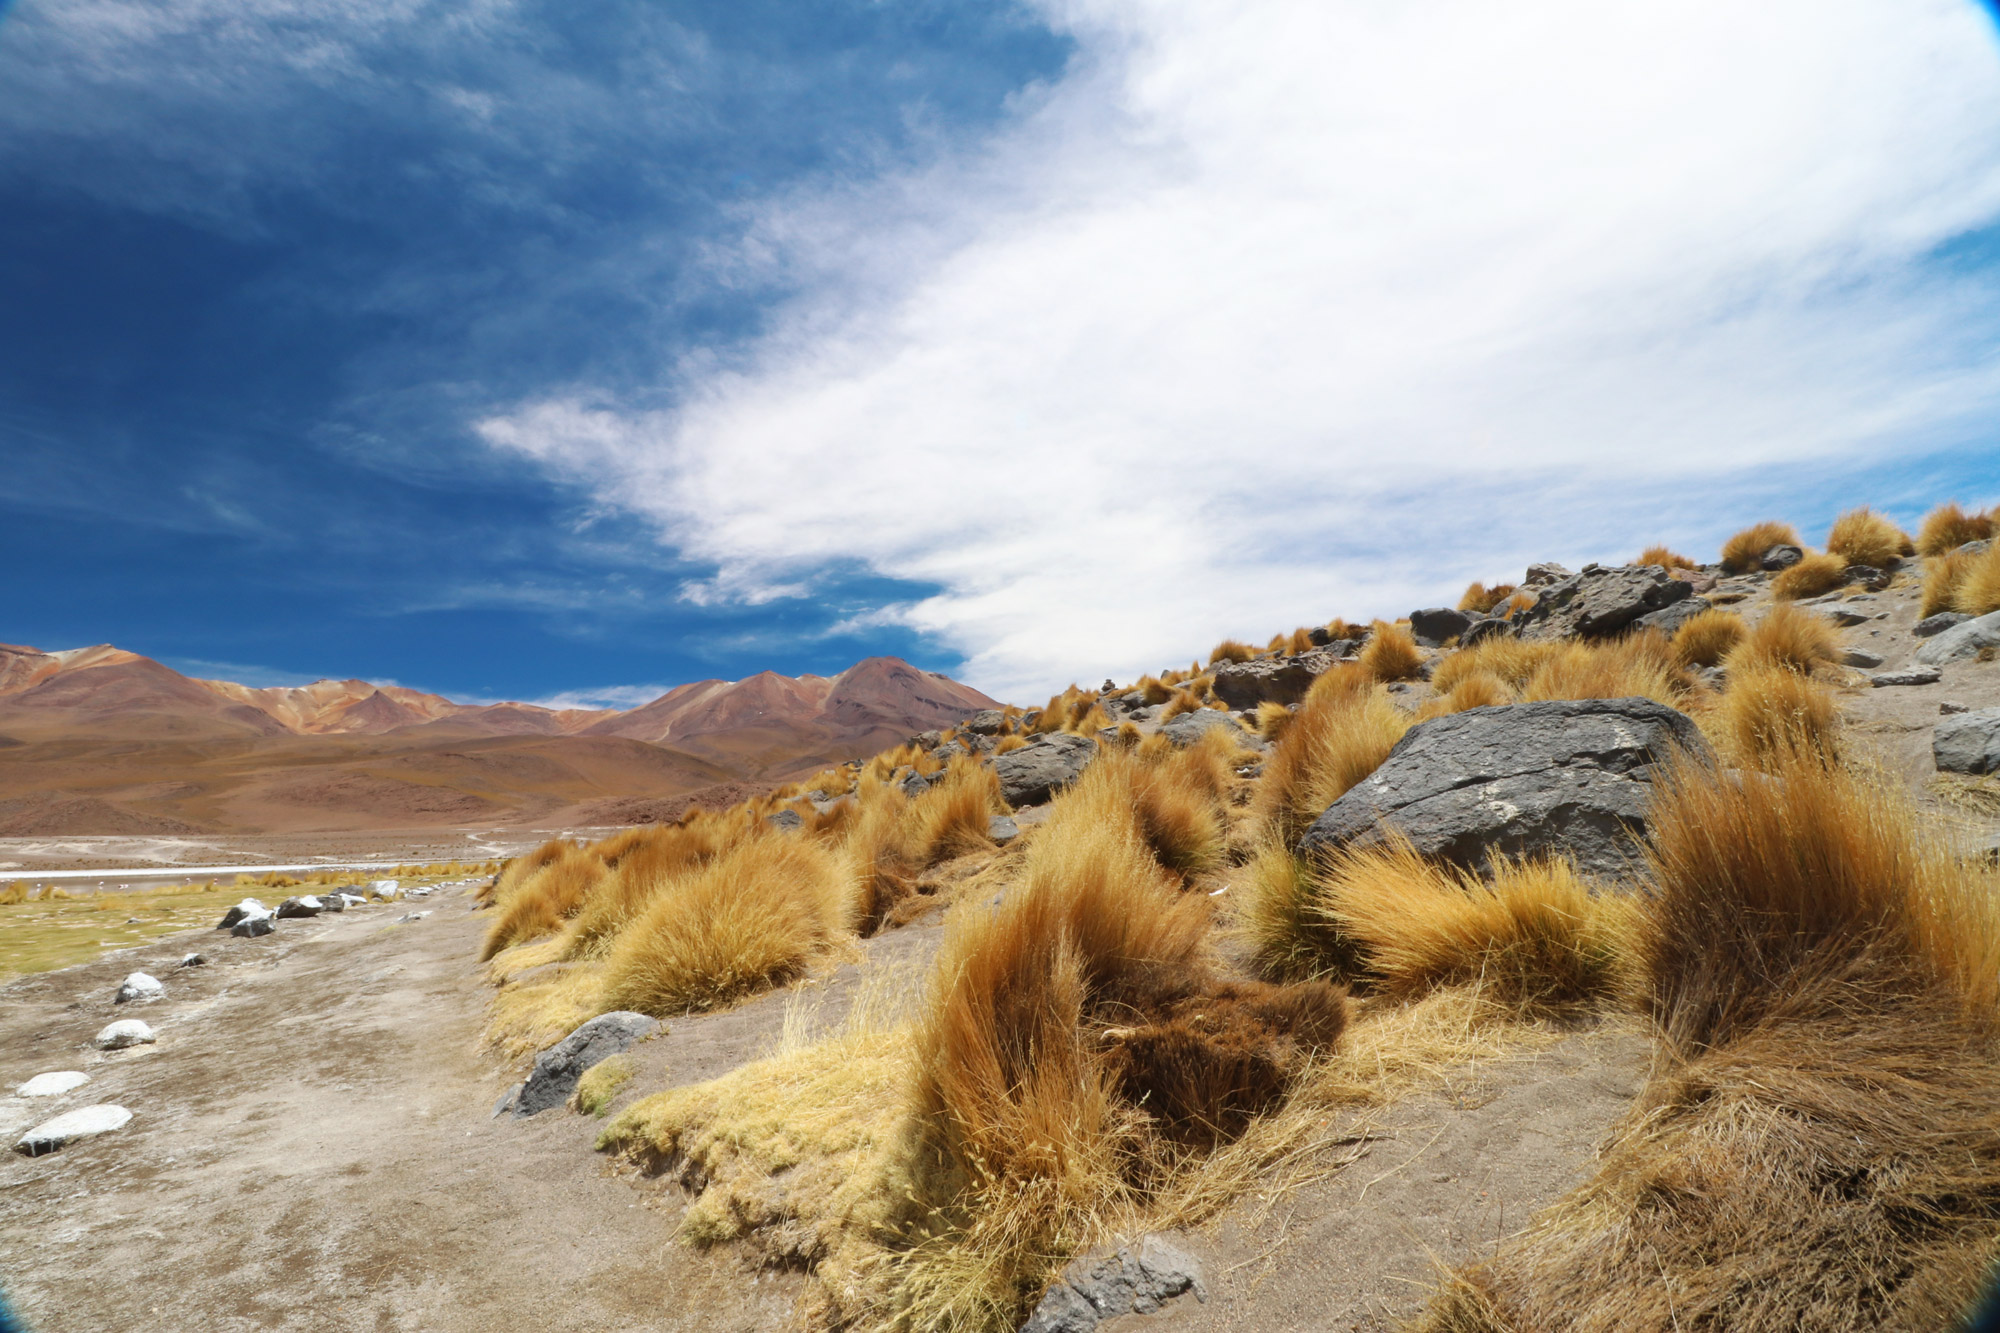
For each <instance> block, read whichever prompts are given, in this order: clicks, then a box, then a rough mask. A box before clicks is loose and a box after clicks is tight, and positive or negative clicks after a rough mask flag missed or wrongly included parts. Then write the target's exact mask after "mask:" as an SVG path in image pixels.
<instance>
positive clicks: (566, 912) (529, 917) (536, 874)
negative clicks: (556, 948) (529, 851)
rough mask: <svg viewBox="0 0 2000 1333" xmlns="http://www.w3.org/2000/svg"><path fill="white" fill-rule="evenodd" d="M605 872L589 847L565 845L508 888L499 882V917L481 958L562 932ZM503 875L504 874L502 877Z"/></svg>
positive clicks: (483, 944) (496, 901)
mask: <svg viewBox="0 0 2000 1333" xmlns="http://www.w3.org/2000/svg"><path fill="white" fill-rule="evenodd" d="M608 873H609V871H608V869H607V867H606V866H605V864H604V862H603V861H602V860H600V859H599V858H598V857H597V856H596V855H595V854H594V853H593V852H591V851H590V850H589V849H587V848H584V847H580V846H578V845H577V844H575V843H563V844H561V846H560V850H559V851H557V852H556V853H555V854H554V855H553V857H552V858H551V859H548V860H545V861H543V862H542V863H541V865H540V867H539V868H538V869H536V870H534V871H532V872H531V873H528V874H526V875H524V876H522V877H520V878H519V879H517V880H516V881H515V882H514V886H513V889H512V891H511V892H507V891H506V890H505V887H504V883H503V887H502V889H501V891H500V892H498V893H496V896H495V900H494V901H495V906H496V907H497V908H498V909H499V913H500V915H499V916H498V917H497V918H496V919H495V920H494V922H493V924H492V925H491V926H489V927H488V928H487V931H486V938H485V940H484V941H483V942H482V943H481V945H480V950H479V960H480V961H481V962H485V961H487V960H488V959H490V958H492V957H493V956H494V955H495V954H497V953H499V952H500V951H501V950H502V949H505V948H508V947H509V946H511V945H515V944H519V943H521V942H523V941H525V940H532V939H537V938H539V937H541V936H544V935H553V934H555V933H556V932H557V931H559V930H561V929H562V928H563V926H564V925H565V924H566V923H567V922H568V921H569V919H570V918H571V917H573V916H575V915H576V914H577V913H578V912H579V911H580V910H582V908H583V904H584V900H585V899H587V898H588V897H589V896H590V894H591V891H592V890H593V889H595V888H596V887H597V886H598V884H599V883H600V882H601V881H602V880H603V879H604V878H605V876H606V875H607V874H608ZM506 878H507V876H506V873H505V872H502V874H501V879H502V881H503V882H504V881H505V880H506Z"/></svg>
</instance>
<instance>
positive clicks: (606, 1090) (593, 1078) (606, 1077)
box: [576, 1055, 638, 1115]
mask: <svg viewBox="0 0 2000 1333" xmlns="http://www.w3.org/2000/svg"><path fill="white" fill-rule="evenodd" d="M637 1072H638V1070H637V1068H636V1067H635V1066H634V1065H633V1063H632V1057H631V1056H629V1055H614V1056H611V1057H610V1058H608V1059H604V1060H599V1061H598V1062H597V1063H596V1064H594V1065H592V1066H591V1067H590V1068H588V1069H586V1070H584V1071H583V1077H582V1078H579V1079H578V1080H577V1081H576V1109H577V1110H579V1111H581V1112H583V1114H585V1115H603V1114H604V1113H605V1112H606V1111H608V1110H610V1109H611V1103H612V1102H613V1101H614V1100H616V1099H617V1096H618V1094H619V1093H620V1092H622V1091H623V1090H624V1088H625V1085H626V1084H627V1083H630V1082H631V1081H632V1076H633V1075H634V1074H636V1073H637Z"/></svg>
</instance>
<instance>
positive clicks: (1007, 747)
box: [993, 734, 1028, 755]
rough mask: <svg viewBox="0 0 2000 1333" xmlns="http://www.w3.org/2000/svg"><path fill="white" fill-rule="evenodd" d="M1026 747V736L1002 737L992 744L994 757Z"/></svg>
mask: <svg viewBox="0 0 2000 1333" xmlns="http://www.w3.org/2000/svg"><path fill="white" fill-rule="evenodd" d="M1027 745H1028V738H1027V737H1026V736H1022V735H1019V734H1015V735H1009V736H1002V737H1001V738H1000V739H999V740H997V741H995V742H994V743H993V753H994V754H996V755H1001V754H1008V753H1010V752H1012V751H1014V750H1023V749H1026V748H1027Z"/></svg>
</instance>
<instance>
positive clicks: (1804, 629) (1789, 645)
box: [1723, 606, 1840, 674]
mask: <svg viewBox="0 0 2000 1333" xmlns="http://www.w3.org/2000/svg"><path fill="white" fill-rule="evenodd" d="M1839 656H1840V639H1839V637H1838V636H1837V635H1836V634H1835V633H1834V629H1833V626H1832V624H1830V623H1829V622H1828V621H1827V619H1826V618H1825V617H1824V616H1816V615H1814V614H1813V613H1812V612H1810V611H1801V610H1799V608H1797V607H1795V606H1774V607H1772V608H1771V609H1770V611H1769V612H1767V613H1766V614H1765V616H1764V618H1763V619H1762V620H1760V621H1758V622H1757V624H1756V626H1755V627H1754V628H1752V629H1751V630H1750V632H1749V633H1748V634H1746V635H1744V636H1743V638H1742V640H1741V641H1740V642H1739V643H1738V644H1737V645H1736V646H1735V647H1734V648H1732V649H1730V650H1729V652H1728V653H1727V654H1726V655H1725V656H1724V658H1723V663H1724V665H1725V666H1726V667H1727V669H1728V670H1729V671H1730V672H1731V673H1732V674H1733V673H1735V672H1737V671H1744V670H1750V669H1753V668H1757V667H1783V668H1785V669H1786V670H1788V671H1800V672H1812V671H1816V670H1818V669H1819V668H1820V667H1823V666H1826V665H1828V664H1830V663H1832V662H1834V661H1836V660H1837V659H1838V658H1839Z"/></svg>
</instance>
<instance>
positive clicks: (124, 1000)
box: [113, 972, 167, 1004]
mask: <svg viewBox="0 0 2000 1333" xmlns="http://www.w3.org/2000/svg"><path fill="white" fill-rule="evenodd" d="M166 993H167V988H166V987H165V986H162V985H161V984H160V979H159V978H158V977H156V976H153V975H152V974H151V973H147V972H134V973H132V974H131V975H130V976H128V977H126V978H125V980H124V982H123V983H122V984H121V985H120V986H119V987H118V998H117V999H116V1000H115V1001H113V1003H115V1004H151V1003H152V1002H153V1001H154V1000H157V999H159V998H160V997H161V996H163V995H165V994H166Z"/></svg>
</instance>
